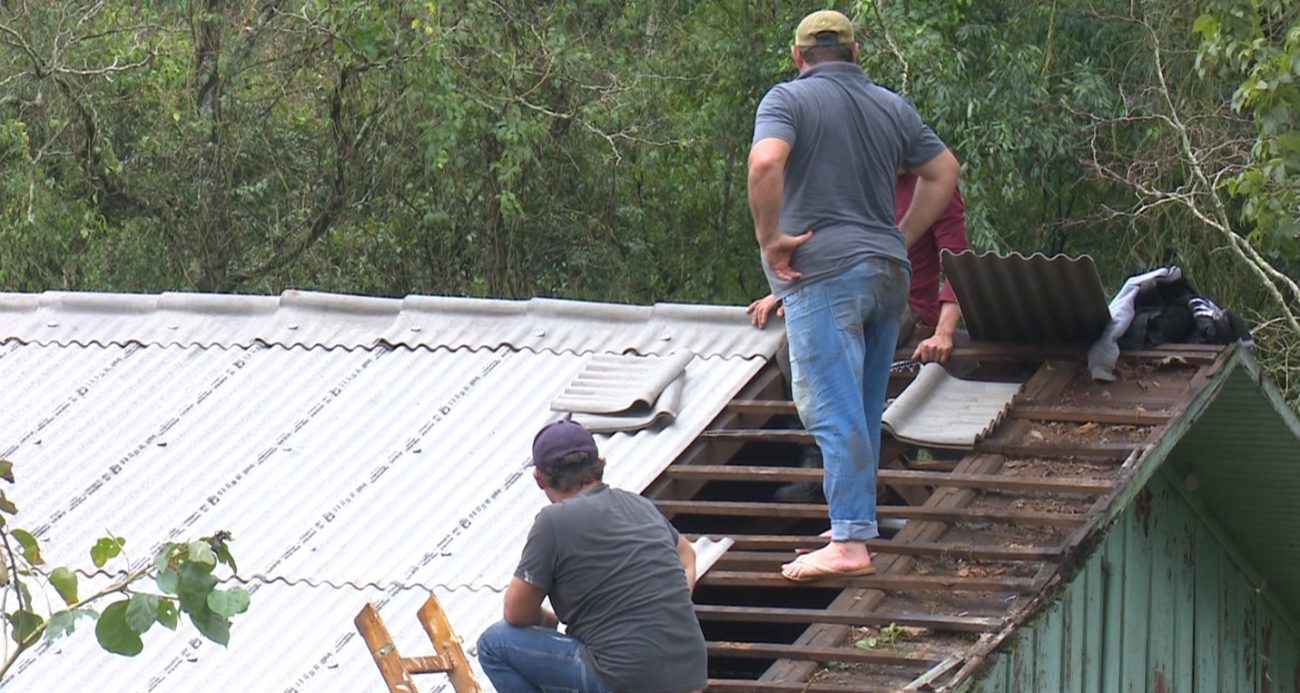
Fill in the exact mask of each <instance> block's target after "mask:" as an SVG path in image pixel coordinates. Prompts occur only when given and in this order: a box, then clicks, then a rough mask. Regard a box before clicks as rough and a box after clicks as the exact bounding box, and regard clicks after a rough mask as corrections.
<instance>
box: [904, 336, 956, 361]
mask: <svg viewBox="0 0 1300 693" xmlns="http://www.w3.org/2000/svg"><path fill="white" fill-rule="evenodd" d="M949 356H952V335H950V334H940V333H938V332H936V333H935V334H934V335H933V336H932V337H930V338H929V339H926V340H925V341H923V342H921V343H920V344H917V345H916V350H915V351H913V352H912V359H913V360H916V361H920V362H921V363H947V362H948V357H949Z"/></svg>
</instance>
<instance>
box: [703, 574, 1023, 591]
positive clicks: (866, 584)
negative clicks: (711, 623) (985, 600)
mask: <svg viewBox="0 0 1300 693" xmlns="http://www.w3.org/2000/svg"><path fill="white" fill-rule="evenodd" d="M700 584H701V585H715V586H725V587H777V588H792V587H796V588H807V587H840V588H843V587H858V588H862V589H874V590H894V591H898V592H926V591H933V590H945V591H949V592H1017V593H1022V594H1028V593H1030V592H1035V591H1037V587H1036V585H1035V583H1034V581H1033V580H1032V579H1030V578H1011V577H981V576H970V577H958V576H955V575H868V576H865V577H827V578H821V579H818V580H816V581H810V582H794V581H792V580H787V579H786V578H785V577H784V576H782V575H781V573H779V572H776V571H748V570H710V571H709V572H707V573H705V574H704V577H702V578H700Z"/></svg>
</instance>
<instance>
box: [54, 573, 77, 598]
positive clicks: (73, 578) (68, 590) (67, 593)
mask: <svg viewBox="0 0 1300 693" xmlns="http://www.w3.org/2000/svg"><path fill="white" fill-rule="evenodd" d="M50 584H51V585H54V589H56V590H58V591H59V596H60V597H63V603H65V604H67V605H68V606H72V605H73V604H76V603H77V574H76V573H74V572H72V571H71V570H68V569H67V568H65V567H63V566H59V567H58V568H55V569H54V570H52V571H50Z"/></svg>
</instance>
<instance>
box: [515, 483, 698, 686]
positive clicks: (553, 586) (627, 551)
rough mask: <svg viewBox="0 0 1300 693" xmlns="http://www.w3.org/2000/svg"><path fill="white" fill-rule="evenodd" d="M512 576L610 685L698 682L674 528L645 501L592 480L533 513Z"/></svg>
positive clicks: (693, 629) (693, 628)
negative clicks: (542, 600)
mask: <svg viewBox="0 0 1300 693" xmlns="http://www.w3.org/2000/svg"><path fill="white" fill-rule="evenodd" d="M515 577H518V578H519V579H521V580H523V581H524V582H527V583H529V584H531V585H534V586H536V587H538V588H541V589H543V590H546V592H547V594H548V595H549V596H550V598H551V606H552V607H554V609H555V614H556V616H559V617H560V620H561V621H563V622H564V623H565V625H566V632H567V633H569V634H570V635H573V636H574V637H576V638H578V639H579V640H581V641H582V642H583V644H585V645H586V646H587V651H588V653H589V655H590V659H591V662H590V664H591V665H592V667H593V668H594V669H595V670H596V673H597V674H599V676H600V678H601V679H602V680H603V681H604V682H605V684H606V685H607V686H609V687H610V688H612V689H614V690H616V691H645V692H646V693H678V692H679V691H690V690H697V689H701V688H704V686H705V684H706V683H707V678H708V651H707V648H706V645H705V643H704V635H703V633H701V632H700V623H699V621H698V620H696V618H695V607H694V606H693V604H692V602H691V594H690V589H689V588H688V586H687V584H686V574H685V572H684V571H683V570H682V563H681V559H680V558H679V557H678V555H677V530H675V529H674V528H673V526H672V525H671V524H669V523H668V520H666V519H665V518H664V516H663V515H662V514H660V512H659V510H658V509H656V508H655V506H654V504H653V503H651V502H650V501H649V500H647V499H645V498H642V497H641V496H638V495H636V494H633V493H628V492H627V491H623V490H620V489H612V488H610V487H609V486H607V485H605V484H601V485H600V486H597V487H595V488H593V489H589V490H587V491H584V492H582V493H580V494H578V495H577V496H574V497H573V498H568V499H566V500H563V501H560V502H559V503H552V504H551V505H548V506H546V507H545V508H542V510H541V512H539V513H537V519H536V520H534V522H533V528H532V531H530V532H529V533H528V543H527V544H525V545H524V553H523V558H521V559H520V561H519V567H518V568H516V569H515Z"/></svg>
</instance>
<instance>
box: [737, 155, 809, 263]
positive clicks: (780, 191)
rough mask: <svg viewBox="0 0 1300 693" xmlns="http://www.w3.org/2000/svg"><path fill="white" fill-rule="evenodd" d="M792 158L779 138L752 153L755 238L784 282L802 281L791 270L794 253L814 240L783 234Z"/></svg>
mask: <svg viewBox="0 0 1300 693" xmlns="http://www.w3.org/2000/svg"><path fill="white" fill-rule="evenodd" d="M789 158H790V143H789V142H786V141H785V140H783V139H780V138H779V137H768V138H764V139H761V140H759V141H758V142H755V143H754V146H753V147H752V148H751V149H750V150H749V211H750V214H752V215H753V217H754V236H755V238H757V239H758V247H759V248H762V250H763V256H764V257H765V258H767V264H768V265H769V266H770V267H771V268H772V271H773V272H774V273H775V274H776V276H777V277H778V278H780V279H782V280H784V281H790V280H793V279H798V278H799V276H800V274H799V272H797V271H795V270H794V268H792V267H791V266H790V263H791V261H792V260H793V259H794V250H795V248H798V247H799V246H800V245H802V244H803V243H804V241H807V240H808V239H809V238H811V237H812V236H811V234H808V233H805V234H802V235H799V236H788V235H786V234H784V233H782V232H781V227H780V219H781V198H782V196H784V195H785V163H786V160H787V159H789Z"/></svg>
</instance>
